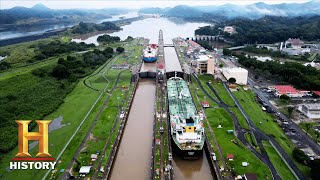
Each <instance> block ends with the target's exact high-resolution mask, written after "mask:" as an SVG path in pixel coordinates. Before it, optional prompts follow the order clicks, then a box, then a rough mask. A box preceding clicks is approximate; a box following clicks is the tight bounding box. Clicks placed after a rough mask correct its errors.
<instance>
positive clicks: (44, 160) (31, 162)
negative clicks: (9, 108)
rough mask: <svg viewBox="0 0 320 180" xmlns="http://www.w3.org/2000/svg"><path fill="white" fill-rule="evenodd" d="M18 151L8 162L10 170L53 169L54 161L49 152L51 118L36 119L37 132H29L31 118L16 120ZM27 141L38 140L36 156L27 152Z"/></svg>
mask: <svg viewBox="0 0 320 180" xmlns="http://www.w3.org/2000/svg"><path fill="white" fill-rule="evenodd" d="M16 122H17V124H18V153H17V155H16V157H14V158H12V161H11V162H10V170H19V169H54V167H55V165H56V162H54V161H55V158H53V157H52V156H51V155H50V154H49V148H48V145H49V141H48V140H49V124H50V122H51V120H37V121H36V122H37V124H38V127H39V128H38V129H39V131H38V132H29V131H28V126H29V123H30V122H31V120H19V121H18V120H17V121H16ZM29 141H38V143H39V151H38V154H37V155H36V157H32V156H31V155H30V154H29V151H28V150H29Z"/></svg>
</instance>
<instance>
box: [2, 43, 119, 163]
mask: <svg viewBox="0 0 320 180" xmlns="http://www.w3.org/2000/svg"><path fill="white" fill-rule="evenodd" d="M41 49H42V48H41ZM113 52H114V50H113V48H110V47H108V48H106V49H105V50H103V51H101V50H98V49H95V50H93V51H88V52H86V53H84V54H82V55H80V54H79V55H76V56H70V55H69V56H67V57H66V58H60V59H59V60H58V62H57V64H55V65H53V66H52V65H50V66H46V67H42V68H37V69H35V70H32V71H31V72H26V73H25V74H23V75H22V76H13V77H10V78H7V79H4V80H1V81H0V87H1V93H0V102H1V103H0V120H1V121H0V152H1V153H5V152H8V151H10V150H12V149H13V148H14V147H15V146H16V144H17V127H16V123H15V121H14V120H15V119H43V118H44V116H46V115H48V114H50V113H51V112H53V111H54V110H55V109H56V108H58V107H59V105H60V104H62V103H63V101H64V98H65V96H66V95H67V94H68V93H69V92H70V91H72V89H73V87H74V86H75V84H76V82H77V81H78V79H79V78H81V77H84V76H86V75H88V74H90V73H92V71H93V70H94V69H96V67H98V66H99V65H101V64H103V63H105V62H106V61H108V60H110V58H111V57H112V56H113ZM29 127H30V128H29V130H31V129H32V128H33V127H35V123H34V121H33V122H32V123H31V124H30V126H29ZM0 159H1V157H0Z"/></svg>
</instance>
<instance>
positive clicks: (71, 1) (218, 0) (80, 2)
mask: <svg viewBox="0 0 320 180" xmlns="http://www.w3.org/2000/svg"><path fill="white" fill-rule="evenodd" d="M307 1H309V0H207V1H191V0H189V1H188V0H187V1H186V0H184V1H173V0H167V1H155V0H149V1H139V0H135V1H133V0H131V1H124V0H120V1H119V0H117V1H116V0H114V1H112V0H64V1H61V0H40V1H38V0H33V1H30V0H20V1H16V0H0V7H1V9H8V8H12V7H14V6H25V7H32V6H34V5H35V4H37V3H42V4H44V5H45V6H47V7H49V8H51V9H71V8H84V9H101V8H110V7H121V8H130V9H138V8H143V7H173V6H176V5H181V4H183V5H189V6H202V5H222V4H226V3H232V4H241V5H243V4H252V3H256V2H265V3H267V4H279V3H292V2H296V3H303V2H307Z"/></svg>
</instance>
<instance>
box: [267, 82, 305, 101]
mask: <svg viewBox="0 0 320 180" xmlns="http://www.w3.org/2000/svg"><path fill="white" fill-rule="evenodd" d="M270 89H273V90H274V95H275V96H276V97H280V96H281V95H283V94H285V95H287V96H289V97H291V98H297V97H302V96H303V94H301V93H300V92H299V91H298V90H297V89H295V88H294V87H292V86H290V85H276V86H273V87H271V88H270Z"/></svg>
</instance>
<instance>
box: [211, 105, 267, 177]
mask: <svg viewBox="0 0 320 180" xmlns="http://www.w3.org/2000/svg"><path fill="white" fill-rule="evenodd" d="M205 113H206V116H207V119H208V120H209V123H210V126H211V127H212V129H213V130H214V132H215V135H216V138H217V140H218V143H219V145H220V147H221V148H222V151H223V156H224V157H226V156H227V154H233V155H234V156H235V158H234V160H233V161H228V165H229V167H231V168H234V171H235V172H236V173H237V174H244V173H254V174H256V175H257V176H258V178H259V179H272V178H271V173H270V171H269V170H268V168H267V166H266V165H265V164H263V163H262V162H261V161H260V160H259V159H258V158H257V157H255V156H254V154H252V153H251V152H250V151H249V150H248V149H247V148H246V147H245V146H244V145H243V144H242V143H241V142H240V141H239V140H238V139H237V138H236V137H235V136H234V134H228V133H227V132H226V131H227V130H230V129H233V121H232V119H231V117H230V116H229V114H228V113H227V112H226V111H225V110H224V109H222V108H215V109H213V108H210V109H206V111H205ZM217 119H220V122H218V121H217ZM218 124H221V125H222V128H217V126H218ZM231 140H235V141H236V142H238V144H239V146H240V147H239V146H238V145H236V144H235V143H233V142H232V141H231ZM242 162H248V163H249V166H248V167H243V166H242Z"/></svg>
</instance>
